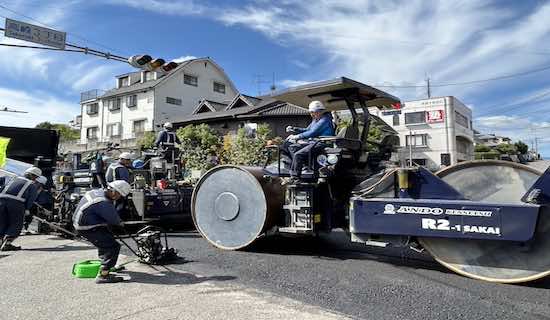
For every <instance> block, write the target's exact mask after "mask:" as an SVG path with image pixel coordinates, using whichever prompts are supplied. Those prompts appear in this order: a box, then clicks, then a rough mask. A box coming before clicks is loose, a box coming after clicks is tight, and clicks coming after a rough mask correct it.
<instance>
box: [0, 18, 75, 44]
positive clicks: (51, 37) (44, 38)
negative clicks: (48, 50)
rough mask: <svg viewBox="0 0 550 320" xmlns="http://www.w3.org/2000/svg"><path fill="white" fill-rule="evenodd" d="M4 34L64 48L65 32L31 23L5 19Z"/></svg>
mask: <svg viewBox="0 0 550 320" xmlns="http://www.w3.org/2000/svg"><path fill="white" fill-rule="evenodd" d="M4 36H6V37H8V38H15V39H19V40H24V41H30V42H34V43H38V44H42V45H45V46H49V47H54V48H59V49H65V39H66V38H67V33H65V32H61V31H56V30H52V29H48V28H44V27H39V26H35V25H33V24H29V23H25V22H21V21H17V20H12V19H6V25H5V31H4Z"/></svg>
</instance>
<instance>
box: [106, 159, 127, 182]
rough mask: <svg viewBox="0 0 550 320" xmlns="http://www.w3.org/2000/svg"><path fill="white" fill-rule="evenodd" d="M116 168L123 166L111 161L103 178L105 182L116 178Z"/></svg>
mask: <svg viewBox="0 0 550 320" xmlns="http://www.w3.org/2000/svg"><path fill="white" fill-rule="evenodd" d="M118 168H125V167H124V166H123V165H122V164H120V163H118V162H114V163H111V165H110V166H109V167H108V168H107V172H106V173H105V180H107V182H113V181H115V180H118V179H117V178H118V177H117V176H116V170H117V169H118Z"/></svg>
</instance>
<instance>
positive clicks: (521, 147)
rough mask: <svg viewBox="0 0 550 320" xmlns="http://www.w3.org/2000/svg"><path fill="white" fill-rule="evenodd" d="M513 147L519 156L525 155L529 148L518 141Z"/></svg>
mask: <svg viewBox="0 0 550 320" xmlns="http://www.w3.org/2000/svg"><path fill="white" fill-rule="evenodd" d="M515 146H516V149H517V150H518V152H519V153H520V154H526V153H527V151H528V150H529V146H528V145H526V144H525V143H523V141H521V140H520V141H518V142H516V143H515Z"/></svg>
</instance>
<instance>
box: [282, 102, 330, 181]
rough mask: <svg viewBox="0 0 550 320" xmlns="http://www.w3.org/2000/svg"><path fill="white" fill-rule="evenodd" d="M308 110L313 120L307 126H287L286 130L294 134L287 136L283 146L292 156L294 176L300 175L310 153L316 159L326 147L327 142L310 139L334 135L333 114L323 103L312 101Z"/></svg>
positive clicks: (292, 174)
mask: <svg viewBox="0 0 550 320" xmlns="http://www.w3.org/2000/svg"><path fill="white" fill-rule="evenodd" d="M308 110H309V114H310V116H311V118H312V121H311V123H310V124H309V126H308V127H307V128H297V127H292V126H288V127H286V131H287V132H291V133H293V134H292V135H290V136H288V137H287V138H286V141H285V143H284V144H283V147H282V148H283V151H286V152H287V153H288V154H289V155H291V157H292V165H291V168H290V175H291V177H294V178H299V177H300V175H301V173H302V168H303V166H304V164H306V163H307V161H308V160H309V154H310V153H311V155H312V159H315V158H316V156H317V155H318V154H319V152H321V151H322V150H323V149H324V148H325V147H326V144H325V143H322V142H317V141H308V140H309V139H312V138H317V137H322V136H334V123H333V121H332V115H331V114H330V112H327V110H326V108H325V106H324V105H323V103H322V102H320V101H312V102H311V103H310V104H309V106H308ZM300 140H302V141H303V142H300ZM304 140H306V141H304Z"/></svg>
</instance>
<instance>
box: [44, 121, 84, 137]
mask: <svg viewBox="0 0 550 320" xmlns="http://www.w3.org/2000/svg"><path fill="white" fill-rule="evenodd" d="M36 128H38V129H48V130H56V131H57V132H59V136H60V140H61V141H62V142H67V141H75V140H78V139H80V131H79V130H77V129H73V128H71V127H69V126H68V125H66V124H61V123H50V122H48V121H45V122H41V123H39V124H37V125H36Z"/></svg>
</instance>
